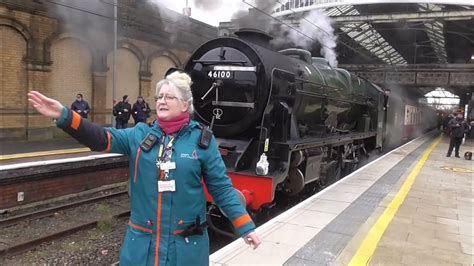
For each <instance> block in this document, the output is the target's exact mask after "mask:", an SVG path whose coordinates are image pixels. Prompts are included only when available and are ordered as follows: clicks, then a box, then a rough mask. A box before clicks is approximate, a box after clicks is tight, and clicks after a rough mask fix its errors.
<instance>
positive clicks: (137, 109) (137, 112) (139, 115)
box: [132, 96, 150, 125]
mask: <svg viewBox="0 0 474 266" xmlns="http://www.w3.org/2000/svg"><path fill="white" fill-rule="evenodd" d="M132 116H133V119H134V120H135V125H136V124H138V123H140V122H142V123H146V119H147V118H148V117H150V106H149V105H148V103H146V102H145V100H144V99H143V97H142V96H138V98H137V102H136V103H134V104H133V107H132Z"/></svg>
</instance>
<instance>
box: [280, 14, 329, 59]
mask: <svg viewBox="0 0 474 266" xmlns="http://www.w3.org/2000/svg"><path fill="white" fill-rule="evenodd" d="M298 30H299V31H300V32H302V33H303V34H305V35H306V36H309V37H310V38H311V39H310V38H308V37H306V36H304V35H302V34H300V33H298V32H296V31H295V30H292V29H289V30H288V31H279V32H280V35H278V36H277V37H276V38H275V40H274V41H273V44H274V45H276V46H280V45H282V44H283V43H285V42H286V43H287V42H292V43H293V44H295V45H297V46H300V47H303V48H305V49H310V48H311V46H312V45H313V44H314V41H313V40H312V39H314V40H317V41H318V42H319V43H320V45H321V54H322V55H323V56H324V58H326V59H327V60H328V61H329V64H330V65H331V66H332V67H337V54H336V45H337V44H336V40H337V37H336V36H335V35H334V28H333V27H332V25H331V19H330V18H329V17H328V16H327V15H326V14H325V13H324V12H322V11H320V10H313V11H311V12H310V13H309V14H308V15H307V16H306V17H304V18H302V19H301V20H300V21H299V27H298Z"/></svg>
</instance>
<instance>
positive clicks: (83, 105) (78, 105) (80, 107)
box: [71, 93, 91, 118]
mask: <svg viewBox="0 0 474 266" xmlns="http://www.w3.org/2000/svg"><path fill="white" fill-rule="evenodd" d="M71 110H73V111H74V112H77V113H78V114H79V115H80V116H81V117H83V118H87V115H88V114H89V113H90V111H91V108H90V107H89V104H88V103H87V102H86V101H84V99H83V97H82V94H80V93H78V94H77V95H76V100H75V101H74V102H73V103H72V104H71Z"/></svg>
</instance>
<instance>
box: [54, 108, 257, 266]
mask: <svg viewBox="0 0 474 266" xmlns="http://www.w3.org/2000/svg"><path fill="white" fill-rule="evenodd" d="M57 125H58V127H59V128H62V129H63V130H64V131H66V132H67V133H69V134H70V135H71V136H73V137H74V138H76V139H77V140H78V141H80V142H81V143H83V144H84V145H86V146H88V147H90V148H91V149H92V150H100V151H107V152H113V153H121V154H125V155H127V156H128V157H129V160H130V184H131V217H130V221H129V224H128V225H129V226H128V229H127V233H126V235H125V239H124V243H123V246H122V251H121V254H120V264H121V265H208V264H209V238H208V235H207V231H206V230H205V231H204V233H203V234H202V235H192V236H189V237H187V238H184V237H182V236H180V235H179V232H181V231H182V230H184V229H186V228H187V227H188V226H190V225H192V224H195V222H196V218H197V217H199V218H200V221H201V223H204V222H205V221H206V198H205V194H204V188H203V182H204V183H205V184H206V186H207V189H208V191H209V193H210V194H211V195H212V197H213V199H214V201H215V203H216V204H217V205H218V206H219V207H220V208H221V209H222V210H223V211H224V212H225V213H226V214H227V215H228V217H229V219H230V220H231V221H232V223H233V225H234V228H235V231H236V232H237V233H238V234H239V235H240V236H244V235H246V234H248V233H250V232H251V231H252V230H254V228H255V225H254V223H253V222H252V220H251V218H250V216H249V215H248V213H247V211H246V210H245V208H244V206H242V205H241V204H240V202H239V200H238V196H237V194H236V192H235V190H234V188H233V186H232V183H231V181H230V179H229V177H228V176H227V169H226V167H225V165H224V162H223V160H222V158H221V156H220V153H219V150H218V146H217V143H216V140H215V138H214V137H213V138H212V140H211V143H210V146H209V148H207V149H202V148H200V147H199V146H198V142H199V139H200V135H201V126H200V125H199V124H198V123H197V122H195V121H191V122H190V124H189V125H188V126H186V127H184V128H183V129H182V130H181V131H180V132H179V133H178V134H177V136H176V137H175V140H174V141H173V143H174V144H173V152H172V157H171V158H172V159H171V161H172V162H175V163H176V169H175V170H170V173H169V176H168V180H175V184H176V190H175V191H174V192H169V191H166V192H158V184H157V181H158V178H159V169H158V166H157V164H156V159H157V156H158V153H159V149H160V144H161V143H160V142H161V139H163V138H164V140H165V144H166V143H168V141H169V140H170V136H164V133H163V131H162V130H161V129H160V127H159V125H158V124H156V123H155V124H154V125H153V127H149V126H148V125H146V124H144V123H139V124H138V125H136V126H135V127H133V128H127V129H115V128H103V127H100V126H98V125H95V124H93V123H90V122H89V121H87V120H85V119H82V118H81V117H80V116H79V115H78V114H77V113H75V112H72V111H71V110H69V109H68V108H64V111H63V114H62V117H61V118H60V119H59V120H58V121H57ZM148 134H153V135H154V136H156V137H157V139H158V141H157V142H156V144H155V145H154V146H153V147H152V148H151V150H149V151H148V152H145V151H144V150H143V149H142V148H140V144H141V143H142V141H143V140H144V139H145V138H146V137H147V135H148Z"/></svg>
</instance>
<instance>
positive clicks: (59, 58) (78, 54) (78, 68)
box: [49, 38, 92, 106]
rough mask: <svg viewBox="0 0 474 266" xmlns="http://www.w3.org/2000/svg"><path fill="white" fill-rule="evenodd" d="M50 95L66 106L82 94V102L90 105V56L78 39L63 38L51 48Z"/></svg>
mask: <svg viewBox="0 0 474 266" xmlns="http://www.w3.org/2000/svg"><path fill="white" fill-rule="evenodd" d="M51 61H52V62H53V64H52V65H51V78H50V81H49V86H50V87H51V92H50V95H52V96H53V97H54V98H56V99H57V100H58V101H60V102H62V103H63V104H64V105H66V106H71V103H72V102H73V101H75V100H76V94H77V93H82V95H83V96H84V100H86V101H87V102H89V104H90V103H91V97H92V74H91V68H92V56H91V53H90V51H89V49H88V48H87V47H86V46H85V44H83V43H81V42H80V41H79V40H78V39H74V38H65V39H60V40H58V41H55V42H53V44H52V46H51Z"/></svg>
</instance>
